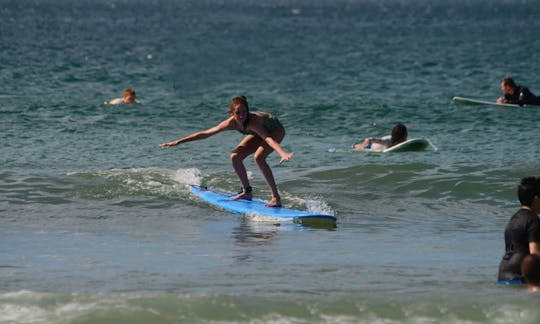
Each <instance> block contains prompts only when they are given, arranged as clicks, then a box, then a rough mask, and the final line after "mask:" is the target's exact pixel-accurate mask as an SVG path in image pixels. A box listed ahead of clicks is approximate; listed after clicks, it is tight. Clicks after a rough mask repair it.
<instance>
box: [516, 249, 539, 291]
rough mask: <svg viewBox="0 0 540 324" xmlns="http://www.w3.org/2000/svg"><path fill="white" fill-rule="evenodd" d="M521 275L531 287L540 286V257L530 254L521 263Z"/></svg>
mask: <svg viewBox="0 0 540 324" xmlns="http://www.w3.org/2000/svg"><path fill="white" fill-rule="evenodd" d="M521 274H522V275H523V278H525V281H526V282H527V283H529V284H531V285H535V286H540V256H539V255H537V254H529V255H527V256H526V257H525V258H523V260H522V261H521Z"/></svg>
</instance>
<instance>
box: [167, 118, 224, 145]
mask: <svg viewBox="0 0 540 324" xmlns="http://www.w3.org/2000/svg"><path fill="white" fill-rule="evenodd" d="M231 125H232V118H228V119H226V120H224V121H222V122H221V123H219V124H218V125H216V126H214V127H211V128H208V129H205V130H202V131H198V132H195V133H193V134H191V135H188V136H186V137H182V138H180V139H177V140H175V141H171V142H167V143H163V144H160V145H159V146H161V147H171V146H176V145H179V144H182V143H186V142H192V141H198V140H202V139H205V138H208V137H210V136H212V135H215V134H217V133H219V132H222V131H224V130H229V129H232V128H231Z"/></svg>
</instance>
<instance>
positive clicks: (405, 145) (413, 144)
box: [360, 138, 429, 153]
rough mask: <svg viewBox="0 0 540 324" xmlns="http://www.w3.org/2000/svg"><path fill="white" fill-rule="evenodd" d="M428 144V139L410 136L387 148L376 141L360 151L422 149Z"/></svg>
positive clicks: (387, 151) (407, 150)
mask: <svg viewBox="0 0 540 324" xmlns="http://www.w3.org/2000/svg"><path fill="white" fill-rule="evenodd" d="M428 146H429V141H428V140H426V139H423V138H411V139H409V140H406V141H405V142H401V143H399V144H396V145H394V146H391V147H389V148H386V146H384V145H382V144H378V143H373V144H371V147H370V148H366V149H361V150H360V151H366V152H383V153H389V152H411V151H423V150H425V149H427V148H428Z"/></svg>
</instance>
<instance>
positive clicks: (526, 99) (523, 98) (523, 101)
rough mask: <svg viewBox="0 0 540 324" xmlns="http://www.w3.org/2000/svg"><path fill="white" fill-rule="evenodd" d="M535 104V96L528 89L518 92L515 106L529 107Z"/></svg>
mask: <svg viewBox="0 0 540 324" xmlns="http://www.w3.org/2000/svg"><path fill="white" fill-rule="evenodd" d="M535 102H536V96H535V95H533V94H532V93H531V92H530V91H529V89H527V88H521V89H520V90H519V98H518V100H517V104H518V105H520V106H523V105H530V104H535Z"/></svg>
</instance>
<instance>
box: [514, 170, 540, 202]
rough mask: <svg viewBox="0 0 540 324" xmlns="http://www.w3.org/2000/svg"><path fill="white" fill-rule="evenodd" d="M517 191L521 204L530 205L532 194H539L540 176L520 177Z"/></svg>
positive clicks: (532, 198)
mask: <svg viewBox="0 0 540 324" xmlns="http://www.w3.org/2000/svg"><path fill="white" fill-rule="evenodd" d="M517 193H518V198H519V202H520V203H521V204H522V205H524V206H530V205H532V203H533V200H534V196H540V178H536V177H526V178H523V179H521V183H520V184H519V185H518V190H517Z"/></svg>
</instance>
